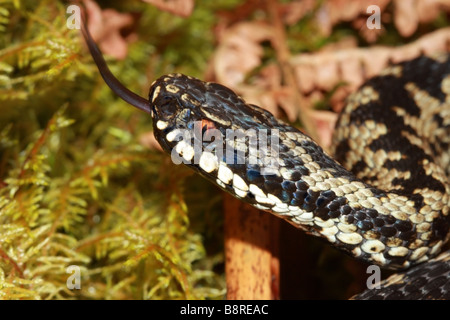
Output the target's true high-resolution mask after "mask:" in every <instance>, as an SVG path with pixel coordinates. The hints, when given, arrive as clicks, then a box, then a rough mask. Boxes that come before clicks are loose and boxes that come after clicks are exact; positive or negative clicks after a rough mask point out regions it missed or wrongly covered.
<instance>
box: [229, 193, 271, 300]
mask: <svg viewBox="0 0 450 320" xmlns="http://www.w3.org/2000/svg"><path fill="white" fill-rule="evenodd" d="M224 207H225V273H226V281H227V299H229V300H246V299H249V300H269V299H279V295H280V290H279V282H280V278H279V260H278V245H279V241H278V238H279V225H280V221H279V219H277V218H276V217H274V216H272V215H271V214H269V213H267V212H262V211H259V210H257V209H255V208H253V207H252V206H250V205H248V204H245V203H243V202H241V201H239V200H237V199H235V198H233V197H232V196H230V195H228V194H226V195H225V199H224Z"/></svg>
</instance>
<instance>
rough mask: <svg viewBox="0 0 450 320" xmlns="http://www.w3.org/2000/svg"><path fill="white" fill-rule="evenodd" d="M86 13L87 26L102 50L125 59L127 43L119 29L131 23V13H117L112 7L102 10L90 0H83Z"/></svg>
mask: <svg viewBox="0 0 450 320" xmlns="http://www.w3.org/2000/svg"><path fill="white" fill-rule="evenodd" d="M84 5H85V8H86V12H87V15H88V28H89V31H90V32H91V34H92V37H93V38H94V40H95V41H96V42H97V44H98V46H99V47H100V49H101V50H102V52H103V53H104V54H106V55H110V56H112V57H114V58H116V59H119V60H120V59H125V57H126V56H127V52H128V43H127V41H126V39H124V38H123V36H122V35H121V34H120V30H121V29H123V28H124V27H127V26H130V25H132V23H133V17H132V15H131V14H126V13H119V12H117V11H116V10H113V9H105V10H102V9H101V8H100V7H99V6H98V4H97V3H96V2H94V1H92V0H84Z"/></svg>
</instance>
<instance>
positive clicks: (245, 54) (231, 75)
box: [213, 22, 272, 88]
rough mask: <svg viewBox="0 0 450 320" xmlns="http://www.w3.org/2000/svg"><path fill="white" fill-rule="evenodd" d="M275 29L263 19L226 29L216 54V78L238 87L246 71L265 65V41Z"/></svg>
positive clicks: (227, 84)
mask: <svg viewBox="0 0 450 320" xmlns="http://www.w3.org/2000/svg"><path fill="white" fill-rule="evenodd" d="M271 36H272V28H271V27H270V26H269V25H267V24H266V23H263V22H242V23H238V24H236V25H234V26H233V27H231V28H229V29H227V30H225V31H224V33H223V35H222V36H221V38H220V39H219V45H218V47H217V50H216V53H215V55H214V60H213V65H214V73H215V78H216V80H217V81H219V82H220V83H223V84H224V85H226V86H229V87H231V88H236V87H237V86H238V85H239V84H240V83H242V81H243V80H244V78H245V76H246V74H247V73H248V72H249V71H251V70H253V69H254V68H255V67H257V66H259V65H260V64H261V58H262V55H263V53H264V51H263V48H262V47H261V44H260V43H261V42H262V41H264V40H268V39H270V37H271Z"/></svg>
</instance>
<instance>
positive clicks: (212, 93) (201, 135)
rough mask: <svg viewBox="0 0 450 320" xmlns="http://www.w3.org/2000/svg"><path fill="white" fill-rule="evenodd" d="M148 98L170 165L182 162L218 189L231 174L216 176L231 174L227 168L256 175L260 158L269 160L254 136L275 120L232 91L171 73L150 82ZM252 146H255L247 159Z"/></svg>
mask: <svg viewBox="0 0 450 320" xmlns="http://www.w3.org/2000/svg"><path fill="white" fill-rule="evenodd" d="M149 101H150V106H151V114H152V117H153V126H154V135H155V138H156V140H157V141H158V142H159V144H160V145H161V146H162V148H163V149H164V150H165V151H166V152H168V153H169V154H170V155H171V158H172V161H173V162H174V163H176V164H180V163H184V164H185V165H188V166H189V167H191V168H193V169H195V170H196V171H197V172H199V173H200V174H202V175H203V176H206V177H207V178H210V179H211V180H213V182H216V183H217V184H219V185H220V186H222V187H223V186H224V184H223V183H221V182H220V181H222V182H224V183H225V184H226V183H228V182H229V179H228V177H229V176H231V177H232V176H233V175H232V174H228V175H224V174H222V173H223V172H227V173H229V172H231V171H230V169H229V168H233V172H236V173H239V174H241V175H242V176H244V175H245V174H247V172H248V170H249V169H250V168H251V169H253V170H256V171H257V172H258V174H259V172H260V171H261V170H260V169H261V166H262V163H263V161H264V160H265V161H266V162H267V161H269V160H267V158H269V157H270V155H269V154H268V153H269V151H267V150H265V151H264V150H262V149H261V148H260V147H261V143H260V142H261V141H262V140H261V139H260V136H259V134H260V132H261V129H266V131H265V132H267V131H269V130H271V129H275V128H276V126H277V125H278V124H279V122H277V120H276V119H275V118H274V117H273V116H272V114H270V113H269V112H267V111H265V110H263V109H261V108H259V107H257V106H253V105H250V104H246V103H245V102H244V100H243V99H242V98H240V97H239V96H238V95H237V94H236V93H234V92H233V91H232V90H230V89H228V88H226V87H224V86H222V85H220V84H217V83H212V82H204V81H201V80H198V79H195V78H192V77H189V76H185V75H181V74H172V75H166V76H162V77H161V78H159V79H158V80H156V81H155V82H154V83H153V84H152V86H151V88H150V93H149ZM252 148H259V149H258V151H257V153H253V154H254V158H253V159H252V158H251V157H250V156H249V155H250V153H251V152H252V151H253V150H254V149H252ZM250 160H254V161H253V162H251V161H250ZM224 168H227V169H224ZM217 179H219V180H220V181H219V182H218V181H217Z"/></svg>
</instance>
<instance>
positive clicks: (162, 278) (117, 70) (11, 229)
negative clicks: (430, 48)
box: [0, 0, 447, 299]
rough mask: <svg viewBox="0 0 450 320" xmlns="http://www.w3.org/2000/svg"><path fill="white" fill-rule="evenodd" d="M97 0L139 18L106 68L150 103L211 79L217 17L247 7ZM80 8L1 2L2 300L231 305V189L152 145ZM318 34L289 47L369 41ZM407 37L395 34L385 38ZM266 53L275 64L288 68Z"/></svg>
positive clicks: (32, 0)
mask: <svg viewBox="0 0 450 320" xmlns="http://www.w3.org/2000/svg"><path fill="white" fill-rule="evenodd" d="M253 2H254V1H253ZM280 2H281V3H287V2H289V1H280ZM322 2H323V1H318V2H317V6H318V5H320V4H321V3H322ZM97 3H98V4H99V5H100V7H101V8H112V9H115V10H117V11H118V12H129V13H132V15H133V17H135V21H136V23H135V24H134V25H133V26H131V27H130V28H131V29H133V30H127V29H125V30H122V32H123V33H127V32H128V33H130V32H131V31H133V32H135V33H136V34H138V35H139V36H138V37H137V39H136V40H135V41H132V42H130V43H129V44H128V53H127V56H126V59H124V60H117V59H114V58H111V57H109V58H107V60H108V65H109V66H110V68H111V69H112V72H113V73H114V74H115V75H116V76H117V77H118V78H119V79H120V81H122V82H123V83H124V84H125V86H126V87H128V88H129V89H130V90H132V91H134V92H136V93H138V94H140V95H141V96H147V94H148V93H147V90H148V88H149V87H150V84H151V83H152V81H153V80H154V79H156V78H157V77H159V76H160V75H163V74H166V73H171V72H181V73H185V74H189V75H192V76H195V77H199V78H205V74H206V73H207V72H208V67H209V66H210V64H209V62H210V59H211V56H212V54H213V53H214V50H215V46H216V44H217V40H216V38H215V35H214V28H215V27H216V26H217V21H218V17H219V15H220V14H223V13H224V12H225V13H227V12H232V10H233V9H236V8H238V7H240V8H244V5H245V1H244V0H233V1H230V0H215V1H209V0H197V1H195V10H194V11H193V13H192V15H190V16H189V17H188V18H180V17H176V16H174V15H172V14H170V13H168V12H162V11H160V10H158V9H157V8H155V7H154V6H152V5H149V4H148V3H144V2H142V1H139V0H129V1H100V0H99V1H97ZM68 5H70V2H68V1H62V0H58V1H55V0H39V1H36V0H0V298H1V299H221V298H224V296H225V280H224V274H223V270H224V268H223V265H224V258H223V257H224V255H223V239H222V237H223V233H222V196H221V193H220V191H219V190H218V189H217V188H215V187H211V184H209V183H208V182H205V181H203V179H201V178H199V177H197V176H194V175H193V174H192V173H191V172H190V171H189V170H188V169H186V168H184V167H181V166H175V165H173V164H172V163H171V161H170V158H169V157H168V156H166V155H165V154H163V153H162V152H160V151H159V150H157V149H156V148H149V147H148V144H146V143H143V141H144V140H146V139H147V138H146V137H148V135H149V134H151V133H150V132H151V130H152V129H151V126H152V123H151V118H150V116H149V115H147V114H144V113H142V112H140V111H137V110H135V109H133V108H131V107H130V106H128V105H127V104H126V103H125V102H123V101H122V100H120V99H118V98H117V97H116V96H115V95H114V94H113V93H112V92H111V90H110V89H109V88H108V87H107V86H106V85H104V83H103V80H102V79H101V77H100V76H99V74H98V72H97V69H96V66H95V64H94V63H93V61H92V59H91V57H90V55H89V53H88V52H87V50H86V48H85V46H84V43H83V40H82V39H81V37H80V33H79V31H78V30H73V29H69V28H67V25H66V19H67V18H68V14H67V12H66V10H67V7H68ZM312 12H314V11H312ZM266 15H267V13H266V12H265V11H264V10H256V11H253V12H252V13H251V14H247V15H244V19H250V20H251V19H261V18H264V17H265V16H266ZM433 23H434V24H435V26H434V27H433V28H439V27H441V26H444V25H446V24H447V20H446V19H445V17H442V16H440V17H439V19H438V20H437V22H433ZM388 27H389V25H388ZM315 31H316V26H315V25H314V22H313V16H312V15H306V16H305V17H304V19H302V20H301V22H300V23H298V24H295V25H292V26H289V27H288V28H287V32H288V33H287V37H288V39H289V46H290V49H291V50H292V51H294V52H300V51H302V52H303V51H305V52H308V51H314V50H318V49H320V48H321V47H323V46H325V45H327V44H329V43H331V42H334V41H338V40H339V39H342V38H344V37H347V36H349V35H352V36H354V37H355V38H357V39H358V41H359V42H360V43H361V44H363V45H367V43H365V42H364V39H363V38H361V36H360V35H358V31H357V30H355V29H354V28H353V27H351V26H349V25H348V23H341V24H339V25H338V26H337V27H336V28H335V30H334V31H333V33H332V35H331V36H325V35H320V34H319V33H316V32H315ZM416 36H417V35H414V36H413V38H414V37H416ZM400 39H402V37H401V36H399V35H398V33H397V32H396V31H395V29H388V30H387V32H386V33H385V34H384V35H383V37H381V38H380V42H381V43H396V42H398V41H400ZM266 49H267V52H266V53H265V57H264V63H265V62H267V61H271V60H272V61H273V60H274V59H276V55H275V53H274V52H273V51H271V50H270V48H269V46H266ZM316 246H317V244H315V243H314V244H313V245H312V246H311V248H312V249H311V250H313V251H315V250H316ZM316 255H317V256H319V257H318V258H317V259H318V260H320V259H322V260H323V257H322V258H321V256H320V254H318V253H316ZM331 256H332V257H333V258H330V259H331V260H333V259H334V257H335V255H334V253H332V254H331ZM330 259H328V260H330ZM325 260H326V259H325ZM70 265H75V266H78V267H79V268H80V274H81V289H80V290H70V289H69V288H68V286H67V280H68V278H69V276H70V275H71V273H67V267H68V266H70ZM329 268H330V267H327V268H326V269H325V272H326V274H330V269H329ZM331 272H332V271H331ZM333 281H334V282H336V280H332V282H333ZM337 287H339V285H337ZM329 291H330V292H332V293H331V294H332V295H331V296H332V297H336V296H338V295H333V294H334V291H333V290H329ZM338 297H339V296H338Z"/></svg>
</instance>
